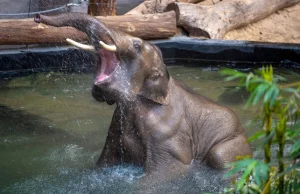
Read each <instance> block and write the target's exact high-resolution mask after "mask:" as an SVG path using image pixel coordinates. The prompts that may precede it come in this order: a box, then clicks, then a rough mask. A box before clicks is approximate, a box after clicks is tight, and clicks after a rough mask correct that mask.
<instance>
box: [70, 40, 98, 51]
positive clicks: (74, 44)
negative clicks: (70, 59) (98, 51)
mask: <svg viewBox="0 0 300 194" xmlns="http://www.w3.org/2000/svg"><path fill="white" fill-rule="evenodd" d="M66 41H67V42H68V43H70V44H71V45H73V46H76V47H78V48H81V49H84V50H90V51H94V50H95V47H94V46H92V45H86V44H81V43H79V42H76V41H74V40H72V39H69V38H67V39H66Z"/></svg>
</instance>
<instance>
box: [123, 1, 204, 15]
mask: <svg viewBox="0 0 300 194" xmlns="http://www.w3.org/2000/svg"><path fill="white" fill-rule="evenodd" d="M178 1H179V2H181V3H198V2H200V1H203V0H145V1H144V2H143V3H141V4H140V5H138V6H137V7H135V8H133V9H132V10H130V11H129V12H127V13H126V15H141V14H154V13H162V12H164V10H165V8H166V7H167V6H168V5H169V4H171V3H174V2H178Z"/></svg>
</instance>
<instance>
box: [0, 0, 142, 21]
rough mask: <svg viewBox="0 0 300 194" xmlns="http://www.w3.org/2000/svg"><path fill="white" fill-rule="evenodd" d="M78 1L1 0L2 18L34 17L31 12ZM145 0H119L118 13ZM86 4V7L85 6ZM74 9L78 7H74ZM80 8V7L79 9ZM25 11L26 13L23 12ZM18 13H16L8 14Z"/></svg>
mask: <svg viewBox="0 0 300 194" xmlns="http://www.w3.org/2000/svg"><path fill="white" fill-rule="evenodd" d="M72 2H74V3H77V2H80V1H79V0H22V1H20V0H1V2H0V19H17V18H30V17H33V16H32V14H28V13H30V12H38V11H45V10H49V9H55V8H60V7H63V6H65V5H66V4H68V3H72ZM141 2H143V0H117V14H118V15H123V14H124V13H126V12H128V11H129V10H131V9H132V8H134V7H136V6H137V5H138V4H140V3H141ZM82 6H83V9H86V4H82ZM84 6H85V7H84ZM73 8H74V9H72V8H71V10H73V11H77V10H78V9H77V8H75V7H73ZM79 10H80V9H79ZM68 11H70V9H69V8H68V7H65V8H62V9H59V10H57V11H53V12H51V14H59V13H63V12H68ZM21 13H24V14H21ZM8 14H16V15H8Z"/></svg>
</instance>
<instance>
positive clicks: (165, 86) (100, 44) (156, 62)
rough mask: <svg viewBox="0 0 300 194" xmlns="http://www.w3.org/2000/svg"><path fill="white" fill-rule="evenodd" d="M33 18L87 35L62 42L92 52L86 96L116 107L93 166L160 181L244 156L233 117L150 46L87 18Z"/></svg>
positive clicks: (240, 133) (245, 151)
mask: <svg viewBox="0 0 300 194" xmlns="http://www.w3.org/2000/svg"><path fill="white" fill-rule="evenodd" d="M34 20H35V22H37V23H44V24H47V25H51V26H55V27H62V26H71V27H74V28H76V29H78V30H80V31H82V32H84V33H86V34H87V36H88V40H89V42H88V44H82V43H78V42H75V41H73V40H71V39H67V41H68V42H69V43H71V44H72V45H74V46H76V47H78V48H81V49H85V50H88V51H89V52H92V53H94V56H95V58H96V60H95V61H96V62H95V64H94V66H95V72H96V73H95V74H96V75H95V79H94V83H93V86H92V96H93V97H94V98H95V99H96V100H97V101H99V102H106V103H108V104H109V105H112V104H116V108H115V111H114V114H113V117H112V121H111V124H110V127H109V130H108V134H107V137H106V142H105V145H104V148H103V150H102V153H101V155H100V158H99V160H98V161H97V164H96V166H98V167H102V168H104V167H110V166H113V165H122V164H130V165H137V166H140V167H142V168H143V169H144V174H145V177H153V179H155V180H166V179H168V177H177V176H184V174H185V173H186V172H188V171H189V170H190V169H191V168H192V167H195V166H197V165H208V166H210V167H212V168H216V169H226V168H227V165H226V164H228V163H230V162H234V161H236V159H237V157H238V156H248V155H249V156H251V155H252V148H251V145H250V144H249V142H248V141H247V138H246V135H245V132H244V130H243V127H242V125H241V123H240V122H239V119H238V118H237V116H236V115H235V113H234V112H233V111H232V110H230V109H229V108H228V107H225V106H222V105H219V104H216V103H214V102H212V101H211V100H209V99H207V98H206V97H204V96H201V95H200V94H198V93H196V92H195V91H193V90H192V89H190V88H188V87H187V86H185V85H184V84H183V83H181V82H179V81H177V80H176V79H174V78H173V77H172V76H171V75H170V74H169V73H168V69H167V66H166V65H165V64H164V62H163V57H162V53H161V51H160V49H159V48H158V47H157V46H155V45H153V44H151V43H150V42H147V41H144V40H142V39H140V38H138V37H133V36H131V35H129V34H126V33H123V32H120V31H117V30H114V29H111V28H109V27H108V26H106V25H105V24H104V23H102V22H101V21H100V20H98V19H96V18H95V17H92V16H89V15H87V14H82V13H67V14H62V15H57V16H43V15H36V16H35V18H34Z"/></svg>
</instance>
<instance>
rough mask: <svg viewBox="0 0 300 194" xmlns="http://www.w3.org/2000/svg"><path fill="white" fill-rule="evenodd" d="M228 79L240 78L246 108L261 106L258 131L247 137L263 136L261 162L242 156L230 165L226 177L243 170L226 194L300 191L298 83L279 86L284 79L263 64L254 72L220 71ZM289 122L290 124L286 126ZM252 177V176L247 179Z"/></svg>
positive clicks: (299, 100)
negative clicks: (247, 94) (246, 95)
mask: <svg viewBox="0 0 300 194" xmlns="http://www.w3.org/2000/svg"><path fill="white" fill-rule="evenodd" d="M221 73H222V74H223V75H227V76H229V77H227V78H226V80H227V81H230V80H236V79H238V80H239V83H240V85H241V87H245V88H246V89H247V90H248V91H249V92H250V97H249V99H248V101H247V102H246V105H245V107H246V108H247V107H248V106H250V105H257V104H261V105H262V107H263V108H262V116H261V118H262V123H263V125H262V128H261V131H259V132H257V133H256V134H254V135H253V136H252V137H250V138H249V140H250V141H254V140H257V139H263V140H264V141H263V145H262V146H263V147H264V162H263V161H260V160H258V159H253V158H243V159H241V160H239V161H237V162H235V163H232V164H230V165H229V167H231V170H230V171H229V172H228V173H227V176H233V175H234V174H236V173H237V172H242V176H241V178H240V179H239V180H238V181H237V182H236V183H235V184H234V186H235V187H234V188H231V189H226V190H225V193H234V192H239V193H266V194H268V193H279V194H283V193H299V192H300V175H299V173H297V172H296V171H297V168H299V167H300V164H299V162H298V163H297V157H299V156H300V140H299V137H298V136H299V133H300V121H299V116H300V108H299V105H300V82H297V83H292V84H288V85H280V84H279V83H280V82H281V81H283V80H284V78H282V77H280V76H276V75H274V74H273V68H272V66H269V67H264V68H262V69H261V70H260V71H257V72H256V73H249V74H246V73H242V72H237V71H235V70H228V69H226V70H223V71H221ZM288 123H293V124H292V125H290V126H289V125H288ZM287 143H289V144H291V149H290V150H289V152H288V155H287V156H285V155H284V150H285V145H286V144H287ZM271 146H277V147H278V151H277V155H276V157H277V158H276V160H274V159H272V158H274V156H273V157H271V156H272V155H271V154H272V152H271ZM250 177H251V178H250Z"/></svg>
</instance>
